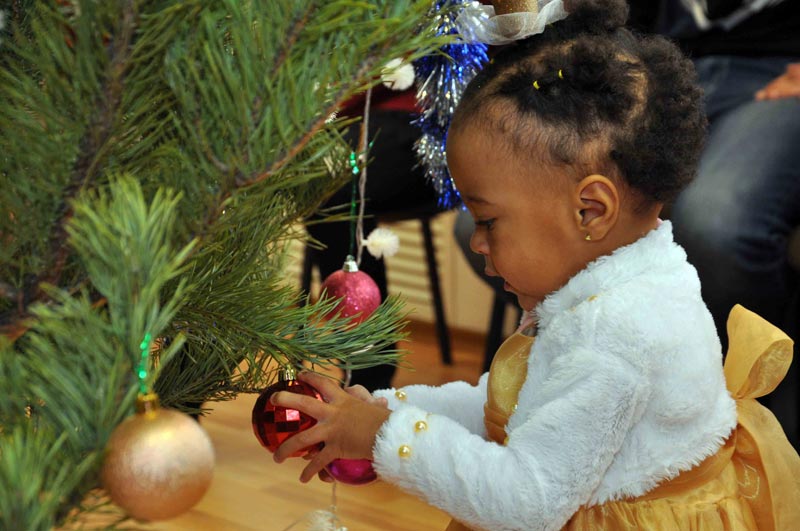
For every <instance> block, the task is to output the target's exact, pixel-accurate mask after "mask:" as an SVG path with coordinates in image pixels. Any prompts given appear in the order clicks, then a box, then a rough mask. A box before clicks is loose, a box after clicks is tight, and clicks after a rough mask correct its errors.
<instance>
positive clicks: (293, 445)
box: [272, 426, 324, 463]
mask: <svg viewBox="0 0 800 531" xmlns="http://www.w3.org/2000/svg"><path fill="white" fill-rule="evenodd" d="M323 441H324V437H323V436H322V430H321V429H319V426H313V427H311V428H309V429H307V430H305V431H301V432H300V433H297V434H295V435H292V436H291V437H289V438H288V439H286V440H285V441H284V442H283V444H281V445H280V446H279V447H278V449H277V450H275V453H274V454H273V455H272V459H273V460H274V461H275V462H276V463H283V461H284V460H286V458H288V457H289V456H291V455H292V454H294V453H295V452H298V451H300V450H302V449H303V448H308V447H309V446H311V447H314V446H316V445H317V444H319V443H321V442H323ZM314 457H316V456H314ZM312 459H313V458H312Z"/></svg>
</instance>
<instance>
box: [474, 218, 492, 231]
mask: <svg viewBox="0 0 800 531" xmlns="http://www.w3.org/2000/svg"><path fill="white" fill-rule="evenodd" d="M496 219H497V218H490V219H478V220H475V225H477V226H478V227H486V229H487V230H492V227H493V226H494V222H495V221H496Z"/></svg>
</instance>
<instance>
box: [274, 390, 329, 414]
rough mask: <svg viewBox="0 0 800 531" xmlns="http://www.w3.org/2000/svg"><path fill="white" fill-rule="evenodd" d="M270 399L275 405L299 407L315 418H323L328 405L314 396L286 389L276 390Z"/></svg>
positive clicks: (290, 407) (291, 407) (288, 407)
mask: <svg viewBox="0 0 800 531" xmlns="http://www.w3.org/2000/svg"><path fill="white" fill-rule="evenodd" d="M270 401H271V402H272V403H273V404H274V405H276V406H281V407H285V408H287V409H299V410H300V411H302V412H303V413H305V414H306V415H311V416H312V417H314V418H315V419H317V420H320V419H322V418H325V413H326V408H327V407H328V406H327V404H326V403H325V402H323V401H321V400H317V399H316V398H313V397H310V396H306V395H301V394H298V393H290V392H287V391H278V392H277V393H275V394H274V395H272V396H271V397H270Z"/></svg>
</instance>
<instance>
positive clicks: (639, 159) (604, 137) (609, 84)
mask: <svg viewBox="0 0 800 531" xmlns="http://www.w3.org/2000/svg"><path fill="white" fill-rule="evenodd" d="M565 5H566V8H567V11H569V12H570V15H569V16H568V17H567V18H566V19H564V20H562V21H559V22H556V23H554V24H551V25H550V26H549V27H548V28H547V29H546V30H545V31H544V33H542V34H540V35H535V36H533V37H530V38H528V39H525V40H523V41H520V42H518V43H516V44H514V45H511V46H509V47H507V48H506V49H503V50H502V51H500V52H499V53H498V54H497V55H496V56H495V57H494V59H493V60H492V62H491V63H490V64H489V65H487V66H486V68H485V69H483V70H482V71H481V72H480V73H479V74H478V75H477V76H476V77H475V78H474V79H473V80H472V82H471V83H470V84H469V86H468V87H467V89H466V90H465V92H464V94H463V96H462V99H461V102H460V103H459V106H458V108H457V110H456V113H455V115H454V117H453V121H452V126H451V129H454V130H455V129H458V128H460V127H463V126H464V125H465V124H467V123H473V122H474V121H476V120H477V121H479V122H480V123H481V124H482V125H483V124H488V125H489V126H490V127H493V128H494V130H495V131H499V132H501V133H503V134H504V135H505V137H507V138H510V139H511V147H512V148H514V149H516V150H517V152H522V153H525V154H530V155H535V156H539V157H544V158H545V160H544V162H547V163H550V164H564V165H581V166H584V167H585V168H586V169H588V170H589V171H595V172H603V173H606V174H611V175H615V176H616V177H619V178H622V179H623V180H624V181H625V182H626V183H627V184H628V185H629V186H630V187H631V188H632V189H634V190H637V191H638V192H639V193H640V195H641V196H642V199H643V200H644V202H645V204H647V203H652V202H667V201H670V200H671V199H673V198H674V197H675V196H676V195H677V193H678V192H679V191H680V190H681V189H683V188H684V187H685V186H686V185H687V184H688V183H689V182H690V181H691V179H692V178H693V177H694V173H695V171H696V166H697V160H698V157H699V155H700V150H701V147H702V144H703V140H704V138H705V132H706V118H705V114H704V112H703V109H702V104H701V98H702V92H701V90H700V88H699V86H698V84H697V80H696V75H695V71H694V68H693V66H692V64H691V62H690V61H689V60H688V59H686V58H685V57H684V56H683V55H682V54H681V52H680V51H679V50H678V48H677V47H676V46H675V45H673V44H672V43H670V42H669V41H667V40H666V39H664V38H662V37H659V36H643V35H639V34H636V33H634V32H632V31H630V30H628V29H626V28H624V27H623V26H624V24H625V22H626V20H627V17H628V6H627V4H626V3H625V2H624V1H623V0H571V1H570V0H567V1H566V2H565ZM543 148H544V149H543Z"/></svg>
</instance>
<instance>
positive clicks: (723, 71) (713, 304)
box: [670, 56, 800, 446]
mask: <svg viewBox="0 0 800 531" xmlns="http://www.w3.org/2000/svg"><path fill="white" fill-rule="evenodd" d="M797 61H800V57H795V58H789V57H774V58H744V57H733V56H710V57H703V58H700V59H698V60H697V61H696V67H697V72H698V75H699V78H700V82H701V84H702V85H703V88H704V89H705V93H706V110H707V114H708V117H709V122H710V129H709V138H708V142H707V144H706V147H705V149H704V151H703V156H702V158H701V161H700V166H699V171H698V175H697V178H696V179H695V180H694V182H693V183H692V184H691V185H690V186H689V187H688V188H687V189H686V190H685V191H684V192H683V193H682V194H681V195H680V196H679V198H678V200H677V201H676V203H675V205H674V207H673V208H672V209H671V213H670V218H671V220H672V222H673V225H674V230H675V239H676V241H677V242H678V243H680V244H681V245H682V246H683V247H684V248H685V249H686V252H687V255H688V257H689V261H690V262H691V263H692V264H693V265H694V266H695V267H696V268H697V272H698V275H699V276H700V283H701V285H702V290H703V299H704V300H705V302H706V304H707V305H708V308H709V310H710V311H711V314H712V316H713V317H714V321H715V323H716V326H717V331H718V332H719V335H720V339H721V340H722V342H723V345H724V344H726V342H727V333H726V330H725V322H726V320H727V318H728V313H729V312H730V310H731V308H732V307H733V305H734V304H741V305H742V306H744V307H746V308H748V309H750V310H752V311H754V312H756V313H758V314H759V315H761V316H762V317H764V318H765V319H767V320H768V321H770V322H771V323H773V324H775V325H776V326H779V327H781V328H783V329H784V330H786V332H787V333H789V334H790V335H792V336H793V337H796V324H795V322H794V321H796V320H797V317H798V316H797V315H796V313H795V312H794V311H793V310H794V308H795V307H796V305H797V299H796V295H797V293H796V292H797V278H798V274H799V273H798V272H797V271H794V270H793V269H792V268H791V267H790V266H789V263H788V261H787V251H788V246H787V239H788V236H789V234H790V233H791V232H792V231H793V230H794V229H795V228H796V227H798V225H800V99H797V98H791V99H783V100H775V101H755V100H754V98H753V96H754V94H755V93H756V91H758V90H759V89H761V88H763V87H764V86H765V85H766V84H767V83H769V82H770V81H772V80H773V79H775V78H776V77H778V76H779V75H781V74H782V73H783V72H784V70H785V68H786V65H787V64H788V63H789V62H797ZM793 365H794V367H793V369H792V370H790V373H789V374H788V375H787V377H786V378H785V379H784V383H783V384H782V385H781V386H780V387H779V388H778V390H777V391H775V392H774V393H773V394H772V395H770V396H769V397H767V398H766V400H765V402H766V403H767V405H768V406H769V407H770V408H771V409H772V410H773V412H774V413H775V414H776V416H777V417H778V419H779V420H780V421H781V424H782V425H783V426H784V429H785V430H786V432H787V435H789V438H790V439H791V440H793V442H794V443H795V446H797V444H798V426H797V424H798V418H797V417H798V411H797V404H798V397H797V392H798V387H800V372H798V371H797V369H796V365H797V360H795V363H794V364H793Z"/></svg>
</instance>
